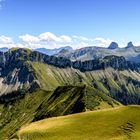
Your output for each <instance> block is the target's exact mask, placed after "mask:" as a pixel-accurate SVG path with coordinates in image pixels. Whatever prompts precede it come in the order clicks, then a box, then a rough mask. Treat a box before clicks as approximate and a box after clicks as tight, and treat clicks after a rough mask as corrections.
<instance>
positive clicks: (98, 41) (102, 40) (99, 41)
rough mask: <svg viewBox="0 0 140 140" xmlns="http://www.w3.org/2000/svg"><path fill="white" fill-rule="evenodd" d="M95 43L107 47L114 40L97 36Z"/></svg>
mask: <svg viewBox="0 0 140 140" xmlns="http://www.w3.org/2000/svg"><path fill="white" fill-rule="evenodd" d="M94 41H95V44H96V45H97V46H100V47H107V46H108V45H109V44H110V43H111V42H112V41H113V40H111V39H105V38H102V37H97V38H95V39H94Z"/></svg>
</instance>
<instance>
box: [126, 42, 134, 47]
mask: <svg viewBox="0 0 140 140" xmlns="http://www.w3.org/2000/svg"><path fill="white" fill-rule="evenodd" d="M133 47H135V46H134V45H133V43H132V42H128V44H127V46H126V48H133Z"/></svg>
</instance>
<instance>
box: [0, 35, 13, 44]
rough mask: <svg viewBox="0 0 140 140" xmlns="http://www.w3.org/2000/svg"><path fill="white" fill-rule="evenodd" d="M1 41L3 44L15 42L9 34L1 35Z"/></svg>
mask: <svg viewBox="0 0 140 140" xmlns="http://www.w3.org/2000/svg"><path fill="white" fill-rule="evenodd" d="M0 43H1V44H10V43H13V40H12V38H11V37H8V36H4V35H2V36H0Z"/></svg>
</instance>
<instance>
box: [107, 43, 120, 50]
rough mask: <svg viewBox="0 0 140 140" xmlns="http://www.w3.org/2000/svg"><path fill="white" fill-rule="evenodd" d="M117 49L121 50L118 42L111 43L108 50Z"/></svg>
mask: <svg viewBox="0 0 140 140" xmlns="http://www.w3.org/2000/svg"><path fill="white" fill-rule="evenodd" d="M117 48H119V45H118V43H116V42H111V44H110V45H109V47H108V49H117Z"/></svg>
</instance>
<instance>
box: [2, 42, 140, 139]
mask: <svg viewBox="0 0 140 140" xmlns="http://www.w3.org/2000/svg"><path fill="white" fill-rule="evenodd" d="M86 49H87V50H88V49H89V48H86ZM94 49H95V48H94ZM116 49H120V48H118V45H117V44H116V43H115V42H114V43H112V44H111V45H110V47H109V48H108V49H107V50H111V51H114V50H116ZM125 49H129V51H130V49H137V50H138V47H137V48H136V47H132V43H129V44H128V47H127V48H125ZM104 50H105V49H104ZM63 52H64V53H65V52H67V53H68V51H66V50H63V51H61V54H62V53H63ZM83 54H84V53H83ZM132 104H133V105H134V104H135V105H139V104H140V63H139V62H138V61H137V63H136V62H134V61H129V59H126V58H125V57H123V56H116V55H114V54H113V55H108V56H104V57H103V56H102V57H99V58H96V59H93V60H86V61H80V60H77V61H72V60H70V59H68V58H67V57H56V56H49V55H46V54H43V53H40V52H38V51H31V50H29V49H24V48H20V49H17V48H12V49H10V50H8V51H6V52H0V136H1V139H2V140H5V139H12V138H17V139H18V135H17V133H16V132H17V131H18V130H19V129H20V128H21V127H22V126H24V125H26V124H28V123H31V122H35V121H38V120H42V119H45V118H50V117H56V116H63V115H69V114H74V113H80V112H87V111H94V110H100V109H108V108H115V107H120V106H126V105H132Z"/></svg>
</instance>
